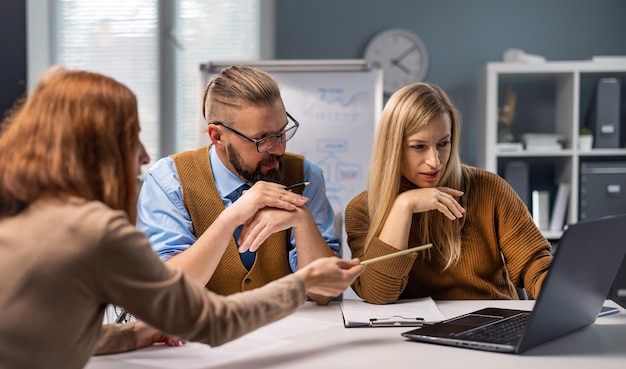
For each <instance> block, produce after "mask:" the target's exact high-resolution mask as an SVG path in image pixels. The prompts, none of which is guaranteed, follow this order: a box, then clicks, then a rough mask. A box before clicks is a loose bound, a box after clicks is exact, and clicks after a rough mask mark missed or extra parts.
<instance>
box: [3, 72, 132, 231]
mask: <svg viewBox="0 0 626 369" xmlns="http://www.w3.org/2000/svg"><path fill="white" fill-rule="evenodd" d="M5 124H6V129H5V130H4V132H3V133H2V135H1V136H0V152H1V153H2V160H1V161H0V203H1V204H2V206H1V207H0V217H4V216H11V215H15V214H17V213H19V212H21V211H22V210H24V209H25V208H27V207H28V206H29V205H30V204H31V203H33V202H35V201H37V200H39V199H41V198H66V197H70V196H76V197H80V198H84V199H87V200H99V201H102V202H103V203H105V204H107V205H108V206H109V207H111V208H113V209H117V210H124V211H126V212H127V213H128V216H129V219H130V220H131V221H133V222H134V220H135V213H136V210H135V201H136V193H135V191H136V189H135V184H136V182H135V181H136V173H135V170H136V165H138V164H136V163H135V161H136V158H135V156H136V152H137V149H138V148H139V119H138V113H137V100H136V97H135V95H134V94H133V92H132V91H130V89H128V88H127V87H126V86H124V85H122V84H121V83H119V82H117V81H116V80H114V79H112V78H110V77H107V76H104V75H101V74H97V73H92V72H88V71H80V70H60V69H59V68H58V67H55V68H53V69H51V71H50V72H48V73H46V74H45V77H44V78H42V80H41V81H40V82H39V84H38V85H37V87H36V88H35V89H34V91H33V93H32V95H31V96H30V97H29V98H28V99H27V100H26V101H25V102H24V103H23V105H22V106H20V107H19V108H17V109H16V110H15V111H14V112H13V114H12V115H11V116H9V117H8V118H7V120H6V122H5Z"/></svg>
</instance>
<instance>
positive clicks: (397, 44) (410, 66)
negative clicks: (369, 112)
mask: <svg viewBox="0 0 626 369" xmlns="http://www.w3.org/2000/svg"><path fill="white" fill-rule="evenodd" d="M365 59H366V60H367V61H368V62H370V64H371V65H373V66H378V67H380V68H381V69H382V70H383V90H384V91H385V93H387V94H392V93H394V92H395V91H397V90H398V89H400V88H401V87H404V86H406V85H408V84H411V83H414V82H420V81H422V80H423V79H424V77H425V76H426V70H427V69H428V54H427V53H426V47H424V44H423V43H422V41H421V40H420V39H419V38H418V37H417V36H415V35H414V34H413V33H411V32H409V31H405V30H401V29H391V30H387V31H383V32H381V33H379V34H378V35H376V36H375V37H374V38H373V39H372V40H371V41H370V42H369V44H368V45H367V48H366V49H365Z"/></svg>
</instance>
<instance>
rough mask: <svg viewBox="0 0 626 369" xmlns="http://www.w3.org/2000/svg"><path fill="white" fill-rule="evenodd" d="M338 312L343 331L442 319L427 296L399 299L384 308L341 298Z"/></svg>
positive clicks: (409, 325) (435, 306) (410, 324)
mask: <svg viewBox="0 0 626 369" xmlns="http://www.w3.org/2000/svg"><path fill="white" fill-rule="evenodd" d="M341 313H342V315H343V323H344V324H343V325H344V327H346V328H361V327H363V328H368V327H421V326H423V325H424V324H430V323H435V322H438V321H442V320H444V319H445V317H444V316H443V314H442V313H441V311H439V308H438V307H437V304H436V303H435V302H434V301H433V299H432V298H430V297H426V298H421V299H412V300H399V301H397V302H395V303H391V304H386V305H376V304H370V303H368V302H365V301H363V300H353V299H344V300H343V301H342V302H341Z"/></svg>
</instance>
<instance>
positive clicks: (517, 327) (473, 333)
mask: <svg viewBox="0 0 626 369" xmlns="http://www.w3.org/2000/svg"><path fill="white" fill-rule="evenodd" d="M529 317H530V314H518V315H514V316H512V317H510V318H508V319H504V320H500V321H497V322H495V323H492V324H487V325H485V326H482V327H478V328H475V329H471V330H469V331H465V332H463V333H460V334H459V335H458V336H459V337H467V338H473V339H479V340H482V341H488V342H494V343H506V342H510V341H511V340H513V339H516V338H519V337H520V336H521V335H522V333H524V327H525V326H526V323H527V322H528V318H529Z"/></svg>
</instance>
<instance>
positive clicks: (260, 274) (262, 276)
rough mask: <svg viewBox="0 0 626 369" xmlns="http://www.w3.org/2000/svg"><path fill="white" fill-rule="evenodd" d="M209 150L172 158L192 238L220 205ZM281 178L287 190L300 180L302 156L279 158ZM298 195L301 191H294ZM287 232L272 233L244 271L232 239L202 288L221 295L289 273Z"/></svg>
mask: <svg viewBox="0 0 626 369" xmlns="http://www.w3.org/2000/svg"><path fill="white" fill-rule="evenodd" d="M209 147H210V145H209V146H205V147H202V148H200V149H196V150H192V151H185V152H182V153H179V154H174V155H172V156H171V157H172V159H173V160H174V163H175V164H176V171H177V172H178V177H179V178H180V183H181V186H182V192H183V202H184V204H185V208H186V209H187V211H188V212H189V216H190V217H191V222H192V224H193V228H194V234H195V236H196V238H200V236H202V234H203V233H204V231H205V230H206V229H207V228H209V226H210V225H211V224H213V222H214V221H215V219H217V217H218V216H219V215H220V213H221V212H222V211H223V210H224V204H223V203H222V199H221V198H220V196H219V193H218V192H217V187H216V185H215V182H214V180H213V171H212V170H211V164H210V162H209ZM283 165H284V168H285V171H284V172H285V176H284V178H283V181H282V184H284V185H286V186H288V185H291V184H294V183H299V182H302V181H303V179H304V158H303V156H302V155H298V154H291V153H285V155H284V156H283ZM294 192H297V193H300V194H301V193H302V188H298V189H297V190H294ZM289 235H290V230H286V231H282V232H278V233H274V234H273V235H272V236H270V237H269V238H268V239H267V240H265V242H264V243H263V244H262V245H261V247H259V249H258V250H257V252H256V258H255V261H254V265H253V266H252V268H251V269H250V270H249V271H248V270H247V269H246V268H245V266H244V265H243V263H242V262H241V258H240V257H239V252H238V251H237V246H236V244H235V238H234V237H233V238H231V240H230V242H229V244H228V247H227V248H226V251H225V252H224V255H223V256H222V259H221V260H220V262H219V264H218V266H217V269H216V270H215V273H213V276H212V277H211V279H210V280H209V283H207V285H206V287H207V288H208V289H209V290H211V291H213V292H216V293H218V294H221V295H230V294H233V293H236V292H242V291H246V290H251V289H254V288H257V287H261V286H263V285H265V284H267V283H269V282H271V281H273V280H275V279H278V278H281V277H283V276H285V275H287V274H289V273H291V268H290V267H289V260H288V252H289V248H290V243H289Z"/></svg>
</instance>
